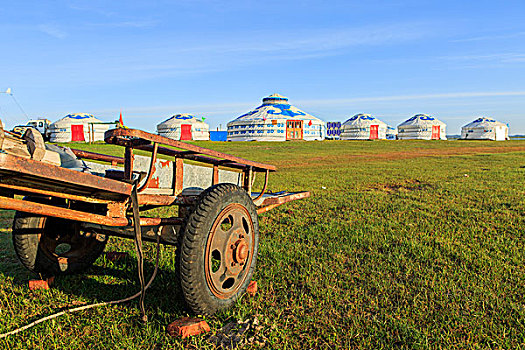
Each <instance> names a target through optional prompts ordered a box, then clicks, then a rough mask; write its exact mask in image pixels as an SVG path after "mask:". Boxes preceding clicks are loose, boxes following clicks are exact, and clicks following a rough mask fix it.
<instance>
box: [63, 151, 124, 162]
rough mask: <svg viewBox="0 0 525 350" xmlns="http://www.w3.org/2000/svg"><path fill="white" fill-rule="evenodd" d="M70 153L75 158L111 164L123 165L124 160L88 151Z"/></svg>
mask: <svg viewBox="0 0 525 350" xmlns="http://www.w3.org/2000/svg"><path fill="white" fill-rule="evenodd" d="M71 151H72V152H73V153H74V154H75V155H76V156H77V157H80V158H84V159H91V160H99V161H102V162H109V163H112V164H124V158H122V157H115V156H108V155H106V154H100V153H95V152H88V151H84V150H80V149H71Z"/></svg>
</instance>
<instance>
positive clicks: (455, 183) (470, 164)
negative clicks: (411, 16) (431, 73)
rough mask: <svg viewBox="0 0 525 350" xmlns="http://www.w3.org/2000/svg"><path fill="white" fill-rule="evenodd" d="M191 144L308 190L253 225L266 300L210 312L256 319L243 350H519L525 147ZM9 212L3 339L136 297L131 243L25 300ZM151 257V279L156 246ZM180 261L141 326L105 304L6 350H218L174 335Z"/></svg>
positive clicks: (165, 265) (116, 242) (524, 294)
mask: <svg viewBox="0 0 525 350" xmlns="http://www.w3.org/2000/svg"><path fill="white" fill-rule="evenodd" d="M198 144H199V145H202V146H205V147H209V148H213V149H216V150H220V151H225V152H228V153H232V154H235V155H239V156H243V157H246V158H249V159H253V160H258V161H261V162H268V163H273V164H276V165H277V166H278V169H279V170H278V172H277V173H276V174H273V175H272V176H271V178H270V190H274V191H276V190H288V191H298V190H308V191H311V193H312V196H311V197H310V198H308V199H306V200H302V201H297V202H292V203H289V204H286V205H283V206H281V207H279V208H277V209H275V210H273V211H270V212H268V213H266V214H264V215H262V216H260V234H261V239H260V251H259V260H258V266H257V271H256V273H255V276H254V278H255V279H256V280H257V282H258V284H259V292H258V294H257V295H256V296H255V297H249V296H247V295H246V296H244V297H242V298H241V299H240V300H239V302H238V303H237V305H236V307H234V308H232V309H230V310H227V311H224V312H221V313H219V314H217V315H214V316H212V317H207V318H206V320H207V321H208V323H209V324H210V326H211V327H212V329H213V330H217V329H219V328H221V327H222V326H223V325H225V324H226V323H228V322H230V321H231V320H247V319H250V318H253V317H257V319H258V321H259V324H260V327H258V329H257V330H256V331H255V339H254V340H253V342H251V343H249V344H248V345H247V346H246V347H245V348H262V347H264V348H270V349H271V348H273V349H276V348H279V349H309V348H321V349H347V348H360V349H371V348H392V347H399V348H416V349H426V348H502V349H515V348H525V263H524V262H525V249H524V248H525V234H524V230H525V215H524V213H525V189H524V186H523V184H524V182H525V181H524V179H525V141H509V142H472V141H450V142H439V141H438V142H430V141H429V142H427V141H412V142H411V141H396V142H386V141H381V142H344V141H324V142H288V143H213V142H200V143H198ZM72 147H76V148H80V147H83V148H86V149H91V150H94V151H98V152H106V153H112V154H119V152H121V150H120V149H116V148H112V147H110V146H107V145H102V144H97V145H92V146H89V145H73V146H72ZM163 212H164V214H166V215H169V212H168V211H167V210H164V211H163ZM12 216H13V213H11V212H7V211H4V212H1V213H0V221H1V233H0V333H3V332H5V331H8V330H11V329H14V328H16V327H19V326H22V325H24V324H26V323H28V322H30V321H33V320H35V319H37V318H38V317H40V316H46V315H48V314H51V313H52V312H54V311H56V310H58V309H60V308H64V307H68V306H72V305H79V304H81V303H91V302H95V301H102V300H113V299H116V298H120V297H124V296H128V295H130V294H133V293H135V291H136V290H137V288H138V287H137V281H136V272H135V264H136V261H135V259H134V258H133V256H134V253H133V251H134V250H133V246H132V241H127V240H122V239H113V240H112V241H111V242H110V246H109V247H108V250H124V251H128V252H130V258H128V259H127V260H125V261H122V262H117V263H112V262H108V261H105V260H104V259H103V258H100V259H99V260H98V261H97V263H96V264H95V266H94V267H93V268H92V269H91V270H90V271H88V272H87V273H86V274H84V275H79V276H72V277H63V278H60V279H58V280H57V281H56V284H55V287H54V288H52V289H51V290H49V291H35V292H31V291H29V289H28V287H27V280H28V278H30V277H33V278H34V276H31V275H30V274H29V273H28V272H26V271H25V270H24V269H23V268H22V267H21V266H20V265H19V264H18V262H17V259H16V257H15V255H14V252H13V249H12V246H11V237H10V224H11V219H12ZM146 249H147V250H148V253H147V256H148V261H149V262H148V263H147V264H146V273H147V275H149V274H150V273H151V271H152V268H153V264H152V261H153V253H154V247H153V246H152V245H150V244H147V245H146ZM173 263H174V252H173V248H170V247H163V248H162V250H161V265H160V267H161V271H160V273H159V276H158V277H157V279H156V281H155V282H154V284H153V286H152V288H151V289H150V290H149V292H148V296H147V310H148V313H149V316H150V322H149V323H148V324H147V325H146V326H143V325H141V324H140V321H139V312H138V308H137V304H136V303H131V304H128V305H119V306H111V307H103V308H97V309H92V310H90V311H86V312H81V313H79V314H73V315H65V316H62V317H60V318H58V319H56V320H54V321H50V322H47V323H44V324H42V325H39V326H37V327H35V328H33V329H30V330H28V331H25V332H24V333H21V334H19V335H16V336H12V337H10V338H8V339H7V340H0V347H1V348H16V349H27V348H82V347H85V348H100V349H105V348H118V349H122V348H126V349H164V348H212V346H211V345H209V344H208V343H207V341H206V336H199V337H194V338H191V339H188V340H183V341H181V340H179V339H176V338H171V337H169V336H168V335H167V334H166V330H165V328H166V326H167V324H168V323H170V322H172V321H174V320H175V319H177V318H178V317H181V316H185V315H187V312H186V311H185V310H184V309H183V308H182V301H181V298H180V296H179V293H178V290H177V284H176V281H175V280H174V273H173V272H174V267H173ZM251 336H254V334H253V333H252V334H250V335H249V337H251Z"/></svg>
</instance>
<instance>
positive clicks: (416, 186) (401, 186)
mask: <svg viewBox="0 0 525 350" xmlns="http://www.w3.org/2000/svg"><path fill="white" fill-rule="evenodd" d="M429 187H431V185H430V184H428V183H425V182H422V181H419V180H414V179H410V180H406V181H403V182H398V183H387V184H373V185H372V186H370V187H369V188H368V190H372V191H381V192H386V193H390V194H392V193H396V192H403V191H404V192H409V191H420V190H424V189H427V188H429Z"/></svg>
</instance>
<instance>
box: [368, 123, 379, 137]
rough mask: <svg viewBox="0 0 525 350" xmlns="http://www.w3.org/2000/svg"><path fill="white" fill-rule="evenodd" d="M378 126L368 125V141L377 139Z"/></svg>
mask: <svg viewBox="0 0 525 350" xmlns="http://www.w3.org/2000/svg"><path fill="white" fill-rule="evenodd" d="M378 133H379V125H370V140H377V139H378V138H379V135H378Z"/></svg>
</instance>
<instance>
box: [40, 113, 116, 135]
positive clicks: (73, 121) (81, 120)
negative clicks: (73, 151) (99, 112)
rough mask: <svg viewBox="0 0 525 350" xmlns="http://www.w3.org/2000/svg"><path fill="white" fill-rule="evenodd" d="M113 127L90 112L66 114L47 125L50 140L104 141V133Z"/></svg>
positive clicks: (113, 124)
mask: <svg viewBox="0 0 525 350" xmlns="http://www.w3.org/2000/svg"><path fill="white" fill-rule="evenodd" d="M114 127H115V123H105V122H103V121H101V120H100V119H97V118H95V117H94V116H92V115H91V114H87V113H77V114H68V115H66V116H65V117H64V118H62V119H60V120H57V121H56V122H54V123H52V124H51V125H50V126H49V130H50V137H49V141H51V142H82V141H85V142H88V141H104V133H105V132H106V131H108V130H109V129H111V128H114Z"/></svg>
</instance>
